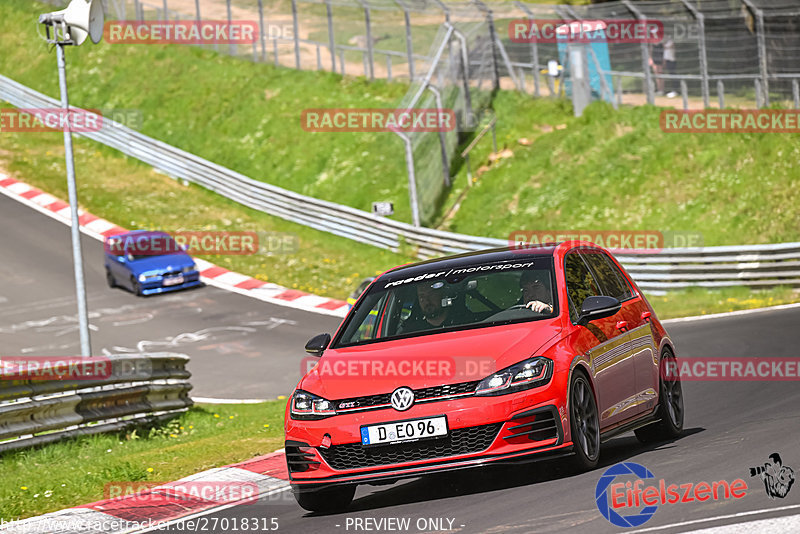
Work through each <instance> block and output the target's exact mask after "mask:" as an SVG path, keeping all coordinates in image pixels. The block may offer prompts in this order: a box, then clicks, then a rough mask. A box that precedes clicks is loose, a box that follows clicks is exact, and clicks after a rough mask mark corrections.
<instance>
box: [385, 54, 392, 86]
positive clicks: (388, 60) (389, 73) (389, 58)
mask: <svg viewBox="0 0 800 534" xmlns="http://www.w3.org/2000/svg"><path fill="white" fill-rule="evenodd" d="M386 81H387V82H391V81H392V55H391V54H386Z"/></svg>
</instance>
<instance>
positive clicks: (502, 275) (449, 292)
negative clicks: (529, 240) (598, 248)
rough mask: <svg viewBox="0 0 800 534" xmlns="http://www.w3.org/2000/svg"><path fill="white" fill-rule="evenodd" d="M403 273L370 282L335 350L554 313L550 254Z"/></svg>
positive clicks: (338, 339)
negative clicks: (411, 274) (370, 286)
mask: <svg viewBox="0 0 800 534" xmlns="http://www.w3.org/2000/svg"><path fill="white" fill-rule="evenodd" d="M406 273H407V271H399V272H396V273H390V275H388V276H384V277H382V279H380V280H378V281H377V282H376V283H375V284H373V286H372V288H371V289H370V290H369V292H368V293H367V294H366V295H365V296H364V298H363V299H362V300H361V301H360V302H359V304H358V306H357V307H356V308H355V309H354V310H353V313H352V315H351V316H350V318H349V320H348V321H347V324H346V325H345V328H344V330H343V331H342V334H341V335H340V336H338V338H337V340H336V341H335V342H334V345H333V346H334V348H336V347H345V346H350V345H359V344H364V343H371V342H376V341H385V340H389V339H396V338H401V337H408V336H417V335H425V334H433V333H437V332H442V331H447V330H458V329H462V328H475V327H482V326H493V325H498V324H506V323H512V322H520V321H532V320H536V319H543V318H548V317H553V316H555V315H556V314H557V313H558V310H557V303H556V299H555V298H554V297H555V295H556V292H555V291H554V289H555V284H554V277H553V261H552V258H551V257H550V256H541V257H535V258H530V257H527V258H525V259H524V261H518V262H503V263H490V264H475V265H466V266H463V267H460V268H454V269H436V268H435V267H434V266H431V269H430V270H429V271H427V272H422V273H420V271H419V270H418V269H415V270H414V271H413V273H414V275H413V276H412V277H408V274H406ZM404 274H406V277H404Z"/></svg>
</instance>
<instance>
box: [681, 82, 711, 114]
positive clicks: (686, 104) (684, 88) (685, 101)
mask: <svg viewBox="0 0 800 534" xmlns="http://www.w3.org/2000/svg"><path fill="white" fill-rule="evenodd" d="M681 98H682V99H683V109H684V110H687V109H689V89H688V88H687V86H686V80H681ZM706 107H708V105H706Z"/></svg>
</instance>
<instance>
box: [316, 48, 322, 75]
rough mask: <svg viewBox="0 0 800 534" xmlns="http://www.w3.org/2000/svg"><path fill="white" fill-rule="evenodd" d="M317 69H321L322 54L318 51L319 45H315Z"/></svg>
mask: <svg viewBox="0 0 800 534" xmlns="http://www.w3.org/2000/svg"><path fill="white" fill-rule="evenodd" d="M317 70H322V56H321V55H320V53H319V45H317Z"/></svg>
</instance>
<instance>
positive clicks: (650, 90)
mask: <svg viewBox="0 0 800 534" xmlns="http://www.w3.org/2000/svg"><path fill="white" fill-rule="evenodd" d="M622 3H623V4H624V5H625V7H627V8H628V10H629V11H630V12H631V13H633V15H634V16H635V17H636V18H637V19H638V20H640V21H643V20H646V17H645V16H644V15H643V14H642V12H641V11H639V10H638V9H636V7H634V5H633V4H631V2H630V0H622ZM642 71H643V73H644V83H645V94H647V103H648V104H655V101H656V95H655V88H654V87H653V77H652V75H651V73H650V51H649V50H648V48H647V43H645V42H642Z"/></svg>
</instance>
